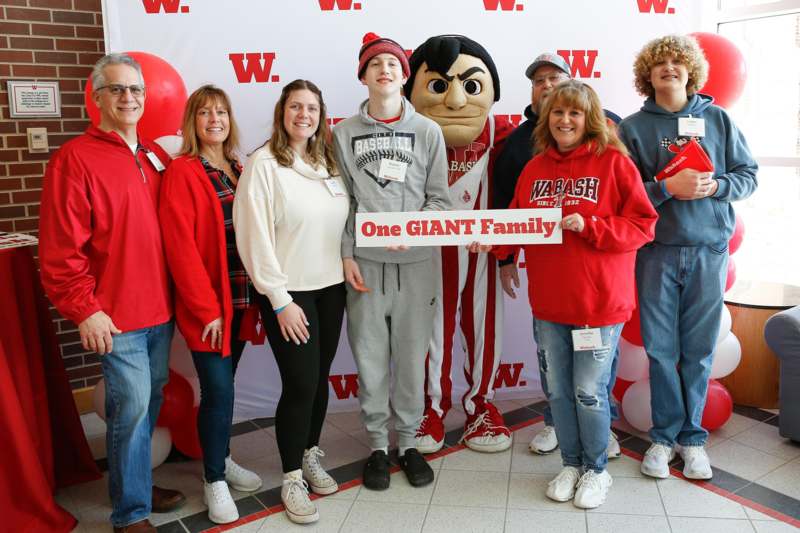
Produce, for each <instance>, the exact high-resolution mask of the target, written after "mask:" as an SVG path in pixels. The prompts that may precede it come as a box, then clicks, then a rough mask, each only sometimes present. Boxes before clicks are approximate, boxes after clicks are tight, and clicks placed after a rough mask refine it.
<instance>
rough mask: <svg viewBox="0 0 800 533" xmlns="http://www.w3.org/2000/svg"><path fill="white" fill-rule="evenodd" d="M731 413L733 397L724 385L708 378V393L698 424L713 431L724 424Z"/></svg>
mask: <svg viewBox="0 0 800 533" xmlns="http://www.w3.org/2000/svg"><path fill="white" fill-rule="evenodd" d="M732 413H733V398H731V393H730V392H728V389H726V388H725V386H724V385H723V384H722V383H720V382H719V381H717V380H716V379H709V380H708V395H707V396H706V406H705V409H703V420H702V421H701V422H700V425H701V426H703V427H704V428H706V429H707V430H708V431H714V430H715V429H719V428H721V427H722V426H724V425H725V422H727V421H728V419H729V418H730V417H731V414H732Z"/></svg>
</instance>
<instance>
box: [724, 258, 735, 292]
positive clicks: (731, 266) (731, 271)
mask: <svg viewBox="0 0 800 533" xmlns="http://www.w3.org/2000/svg"><path fill="white" fill-rule="evenodd" d="M734 283H736V262H735V261H734V260H733V257H729V258H728V277H727V278H726V279H725V292H728V290H730V288H731V287H733V284H734Z"/></svg>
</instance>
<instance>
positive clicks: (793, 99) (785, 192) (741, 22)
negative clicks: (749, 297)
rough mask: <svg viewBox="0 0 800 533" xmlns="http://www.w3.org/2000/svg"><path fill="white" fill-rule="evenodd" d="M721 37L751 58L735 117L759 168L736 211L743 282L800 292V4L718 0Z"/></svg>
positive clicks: (738, 262) (732, 110) (738, 264)
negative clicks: (747, 195)
mask: <svg viewBox="0 0 800 533" xmlns="http://www.w3.org/2000/svg"><path fill="white" fill-rule="evenodd" d="M719 6H720V8H719V9H718V11H717V13H716V16H717V24H716V27H717V32H718V33H719V34H720V35H722V36H724V37H726V38H728V39H730V40H731V41H732V42H733V43H734V44H736V46H737V47H738V48H739V50H740V51H741V52H742V54H743V55H744V57H745V61H746V63H747V83H746V84H745V88H744V92H743V94H742V97H741V98H740V99H739V101H738V102H736V104H734V105H733V106H732V107H731V108H730V109H728V111H729V112H730V114H731V116H732V117H733V119H734V121H735V122H736V125H737V126H738V127H739V128H740V129H741V130H742V131H743V132H744V134H745V136H746V137H747V141H748V144H749V145H750V149H751V151H752V152H753V155H754V156H755V158H756V159H757V160H758V162H759V167H760V168H759V173H758V179H759V187H758V190H757V191H756V192H755V194H753V196H751V197H750V198H748V199H747V200H744V201H742V202H737V203H736V204H734V207H735V209H736V212H737V213H738V214H740V215H741V216H742V219H743V221H744V225H745V238H744V242H743V244H742V247H741V249H740V250H739V251H738V252H737V253H736V254H735V255H734V256H733V259H734V260H735V261H736V267H737V278H739V279H748V280H764V281H776V282H783V283H789V284H792V285H798V286H800V239H798V237H797V233H798V230H797V228H799V227H800V1H781V2H766V1H765V0H719Z"/></svg>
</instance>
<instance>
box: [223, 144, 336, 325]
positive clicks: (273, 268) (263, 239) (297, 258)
mask: <svg viewBox="0 0 800 533" xmlns="http://www.w3.org/2000/svg"><path fill="white" fill-rule="evenodd" d="M326 179H333V180H336V181H337V182H338V183H339V187H340V190H342V191H344V190H345V189H344V185H343V183H342V181H341V178H340V177H339V176H334V177H331V176H330V174H329V173H328V170H327V169H326V168H325V167H324V166H321V167H319V168H313V167H312V166H311V165H309V164H308V163H306V162H305V161H303V160H302V159H301V158H300V157H299V156H295V158H294V163H293V164H292V166H291V167H282V166H280V165H279V164H278V162H277V161H276V160H275V156H274V155H272V152H271V150H270V149H269V147H268V146H264V147H261V148H259V149H258V150H256V151H255V152H253V154H252V155H251V156H250V157H249V158H248V160H247V164H245V167H244V171H243V172H242V175H241V177H240V179H239V185H238V187H237V190H236V199H235V201H234V204H233V225H234V228H235V229H236V246H237V248H238V250H239V256H240V257H241V258H242V263H243V264H244V267H245V269H246V270H247V273H248V274H249V275H250V279H251V280H252V282H253V285H254V286H255V288H256V290H257V291H258V292H260V293H261V294H264V295H265V296H267V298H269V301H270V304H272V308H273V309H279V308H281V307H283V306H285V305H287V304H288V303H289V302H291V301H292V297H291V296H290V295H289V291H311V290H316V289H321V288H324V287H328V286H330V285H335V284H336V283H341V282H342V281H344V273H343V270H342V256H341V242H342V230H343V229H344V225H345V222H346V221H347V214H348V211H349V199H348V197H347V195H344V196H338V197H336V196H334V195H333V194H332V193H331V192H330V190H329V189H328V187H327V186H326V185H325V180H326Z"/></svg>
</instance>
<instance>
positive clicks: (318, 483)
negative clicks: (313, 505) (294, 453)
mask: <svg viewBox="0 0 800 533" xmlns="http://www.w3.org/2000/svg"><path fill="white" fill-rule="evenodd" d="M320 457H325V452H323V451H322V450H320V449H319V446H314V447H313V448H311V449H310V450H306V451H304V452H303V477H304V478H306V480H308V486H309V487H311V490H312V491H314V492H315V493H317V494H333V493H334V492H336V491H337V490H339V484H338V483H336V480H335V479H333V478H332V477H331V475H330V474H328V473H327V472H326V471H325V469H324V468H322V465H321V464H319V458H320Z"/></svg>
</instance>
